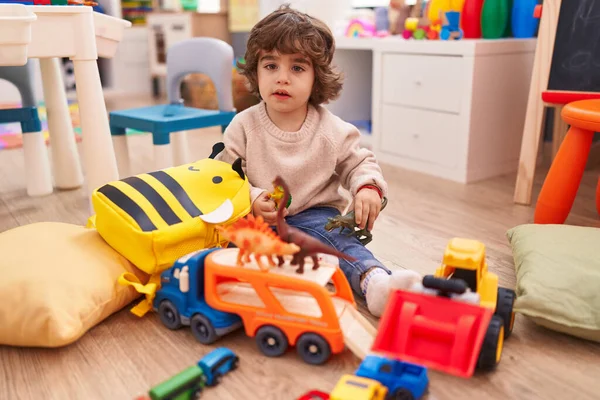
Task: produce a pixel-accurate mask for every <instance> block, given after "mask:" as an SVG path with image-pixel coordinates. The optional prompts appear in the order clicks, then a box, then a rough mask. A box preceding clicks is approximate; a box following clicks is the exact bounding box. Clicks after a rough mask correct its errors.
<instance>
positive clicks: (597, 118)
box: [534, 100, 600, 224]
mask: <svg viewBox="0 0 600 400" xmlns="http://www.w3.org/2000/svg"><path fill="white" fill-rule="evenodd" d="M561 117H562V119H563V120H564V121H565V122H566V123H567V124H569V125H570V126H571V128H570V129H569V131H568V132H567V135H566V136H565V139H564V141H563V143H562V144H561V145H560V148H559V150H558V152H557V153H556V157H555V158H554V161H553V162H552V165H551V166H550V170H549V171H548V175H547V176H546V180H545V181H544V185H543V186H542V190H541V192H540V195H539V197H538V201H537V205H536V207H535V216H534V222H535V223H536V224H562V223H564V222H565V220H566V219H567V216H568V215H569V213H570V212H571V208H572V207H573V201H574V200H575V195H576V194H577V190H578V189H579V184H580V183H581V177H582V176H583V171H584V169H585V165H586V163H587V159H588V156H589V153H590V148H591V147H592V139H593V138H594V133H595V132H600V100H580V101H574V102H572V103H569V104H567V105H566V106H565V107H564V108H563V110H562V113H561ZM596 208H597V210H598V214H600V179H599V180H598V187H597V188H596Z"/></svg>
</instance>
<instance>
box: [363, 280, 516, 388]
mask: <svg viewBox="0 0 600 400" xmlns="http://www.w3.org/2000/svg"><path fill="white" fill-rule="evenodd" d="M503 343H504V325H503V321H502V319H501V318H500V317H498V316H497V315H493V310H492V309H490V308H487V307H483V306H481V305H479V296H478V294H477V293H473V292H470V291H469V290H468V287H467V284H466V283H465V282H464V281H463V280H458V279H457V280H446V279H442V278H437V277H434V276H433V275H427V276H425V277H424V278H423V282H422V284H419V285H416V286H415V287H413V288H411V291H406V290H396V291H394V292H392V293H390V299H389V301H388V304H387V307H386V309H385V311H384V314H383V316H382V317H381V320H380V323H379V330H378V335H377V337H376V338H375V342H374V344H373V347H372V351H374V352H378V353H382V354H385V355H388V356H390V357H392V358H398V359H401V360H404V361H407V362H411V363H415V364H420V365H424V366H427V367H429V368H433V369H436V370H440V371H443V372H446V373H448V374H452V375H456V376H460V377H464V378H467V377H470V376H472V375H473V373H474V370H475V367H476V366H477V367H478V368H480V369H482V370H491V369H493V368H494V367H495V366H496V365H497V364H498V363H499V362H500V358H501V356H502V349H503Z"/></svg>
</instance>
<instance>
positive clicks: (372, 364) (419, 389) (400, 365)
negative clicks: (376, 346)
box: [354, 355, 429, 400]
mask: <svg viewBox="0 0 600 400" xmlns="http://www.w3.org/2000/svg"><path fill="white" fill-rule="evenodd" d="M354 374H355V375H356V376H360V377H363V378H370V379H374V380H376V381H378V382H380V383H381V384H383V385H384V386H385V387H386V388H387V389H388V393H389V395H390V396H389V398H391V399H406V400H409V399H420V398H421V397H423V396H424V395H425V393H426V392H427V391H428V389H429V377H428V376H427V368H425V367H423V366H421V365H417V364H411V363H408V362H404V361H400V360H394V359H389V358H386V357H382V356H379V355H368V356H367V357H365V359H364V360H363V361H362V363H361V364H360V366H359V367H358V369H357V370H356V372H355V373H354Z"/></svg>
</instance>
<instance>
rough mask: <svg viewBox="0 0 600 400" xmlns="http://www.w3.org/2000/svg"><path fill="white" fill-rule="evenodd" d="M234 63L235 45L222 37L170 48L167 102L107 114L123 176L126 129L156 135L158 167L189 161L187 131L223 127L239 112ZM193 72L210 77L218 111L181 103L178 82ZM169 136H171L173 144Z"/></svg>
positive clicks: (126, 160)
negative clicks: (234, 101)
mask: <svg viewBox="0 0 600 400" xmlns="http://www.w3.org/2000/svg"><path fill="white" fill-rule="evenodd" d="M232 65H233V48H232V47H231V46H230V45H229V44H227V43H225V42H224V41H222V40H219V39H214V38H206V37H200V38H192V39H188V40H185V41H182V42H179V43H177V44H175V45H173V46H171V47H170V48H169V49H168V50H167V96H168V101H169V104H162V105H156V106H148V107H141V108H134V109H129V110H120V111H113V112H110V113H109V123H110V132H111V135H112V137H113V145H114V147H115V155H116V157H117V164H118V166H119V172H120V175H121V177H125V176H129V175H130V160H129V154H128V150H127V135H126V130H127V129H128V128H129V129H136V130H139V131H143V132H150V133H151V134H152V142H153V145H154V166H155V169H157V170H159V169H164V168H168V167H172V166H174V165H181V164H185V163H187V162H189V160H188V156H187V148H188V145H187V137H186V131H187V130H190V129H199V128H206V127H210V126H221V127H223V128H225V127H226V126H227V125H229V123H230V122H231V120H232V119H233V117H234V116H235V114H236V110H235V108H234V107H233V95H232V87H231V81H232V77H231V68H232ZM191 73H203V74H206V75H207V76H208V77H209V78H210V79H211V80H212V82H213V84H214V86H215V89H216V93H217V99H218V102H219V110H205V109H200V108H194V107H185V106H184V105H183V101H182V100H181V93H180V84H181V80H182V79H183V78H184V77H185V76H186V75H188V74H191ZM175 132H176V134H174V133H175ZM172 134H173V135H172ZM171 139H173V144H174V148H173V149H172V148H171ZM174 161H175V162H174Z"/></svg>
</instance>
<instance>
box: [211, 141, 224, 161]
mask: <svg viewBox="0 0 600 400" xmlns="http://www.w3.org/2000/svg"><path fill="white" fill-rule="evenodd" d="M224 149H225V144H224V143H223V142H218V143H215V144H214V146H213V148H212V153H210V156H208V158H215V157H216V156H217V154H219V153H220V152H222V151H223V150H224Z"/></svg>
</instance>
